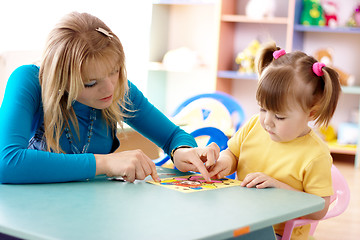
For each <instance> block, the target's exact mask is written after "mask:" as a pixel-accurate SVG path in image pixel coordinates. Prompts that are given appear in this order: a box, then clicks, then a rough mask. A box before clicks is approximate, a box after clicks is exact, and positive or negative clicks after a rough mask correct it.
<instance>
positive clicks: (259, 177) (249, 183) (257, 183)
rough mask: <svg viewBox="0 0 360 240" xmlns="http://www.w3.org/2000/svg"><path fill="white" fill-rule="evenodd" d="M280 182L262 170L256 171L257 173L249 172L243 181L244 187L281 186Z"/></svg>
mask: <svg viewBox="0 0 360 240" xmlns="http://www.w3.org/2000/svg"><path fill="white" fill-rule="evenodd" d="M279 183H280V182H279V181H278V180H276V179H274V178H272V177H270V176H268V175H266V174H265V173H261V172H255V173H249V174H248V175H246V177H245V178H244V180H243V181H242V183H241V186H242V187H248V188H252V187H256V188H268V187H274V188H280V184H279Z"/></svg>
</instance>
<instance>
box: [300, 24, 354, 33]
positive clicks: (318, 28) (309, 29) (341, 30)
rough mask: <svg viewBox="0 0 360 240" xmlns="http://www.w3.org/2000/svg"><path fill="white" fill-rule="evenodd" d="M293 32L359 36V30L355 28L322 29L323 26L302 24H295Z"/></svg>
mask: <svg viewBox="0 0 360 240" xmlns="http://www.w3.org/2000/svg"><path fill="white" fill-rule="evenodd" d="M294 30H295V31H298V32H325V33H353V34H360V28H356V27H336V28H331V27H324V26H305V25H302V24H295V25H294Z"/></svg>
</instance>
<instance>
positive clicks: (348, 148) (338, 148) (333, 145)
mask: <svg viewBox="0 0 360 240" xmlns="http://www.w3.org/2000/svg"><path fill="white" fill-rule="evenodd" d="M328 146H329V148H330V152H331V153H339V154H348V155H355V154H356V145H341V144H338V143H337V142H336V141H333V142H328Z"/></svg>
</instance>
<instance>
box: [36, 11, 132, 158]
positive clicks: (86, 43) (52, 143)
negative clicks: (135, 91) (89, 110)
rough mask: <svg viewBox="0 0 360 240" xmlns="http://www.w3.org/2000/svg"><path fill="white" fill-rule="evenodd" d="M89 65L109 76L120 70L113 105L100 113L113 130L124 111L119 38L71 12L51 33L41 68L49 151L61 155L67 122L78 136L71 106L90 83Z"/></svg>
mask: <svg viewBox="0 0 360 240" xmlns="http://www.w3.org/2000/svg"><path fill="white" fill-rule="evenodd" d="M98 28H101V29H103V30H106V31H107V32H108V33H109V34H110V35H111V36H112V37H109V36H108V35H106V34H104V33H102V32H100V31H97V30H96V29H98ZM90 62H91V63H95V62H96V64H99V66H101V67H103V68H105V69H107V70H109V72H110V71H111V70H113V69H110V68H113V67H114V65H115V67H119V81H118V84H117V85H116V87H117V89H115V91H114V94H113V103H112V105H111V106H110V107H108V108H107V109H103V110H102V115H103V116H104V118H105V120H106V122H107V124H108V125H109V126H110V127H111V128H112V129H115V128H116V127H117V123H119V124H121V122H122V120H123V118H124V117H125V116H126V115H125V114H124V113H123V112H122V111H121V108H122V109H126V108H125V103H126V96H127V92H128V84H127V76H126V69H125V55H124V50H123V47H122V44H121V42H120V40H119V38H118V37H117V36H116V35H115V34H114V33H112V32H111V30H110V29H109V27H107V26H106V25H105V24H104V23H103V22H102V21H101V20H100V19H98V18H97V17H94V16H92V15H90V14H88V13H78V12H72V13H70V14H68V15H66V16H65V17H64V18H63V19H62V20H61V21H60V22H59V23H58V24H57V25H56V26H55V28H54V29H53V30H52V31H51V32H50V34H49V36H48V39H47V43H46V46H45V51H44V53H43V59H42V63H41V66H40V73H39V79H40V84H41V94H42V101H43V109H44V129H45V133H44V136H45V138H46V144H47V150H48V151H53V152H63V150H62V149H61V147H60V143H59V140H60V136H61V134H62V132H63V130H64V128H65V127H69V121H71V122H72V123H73V125H74V126H75V128H76V129H77V134H78V121H77V118H76V116H75V112H74V110H73V108H72V103H73V101H75V100H76V98H77V97H78V95H79V93H80V92H81V91H82V90H83V89H84V83H85V82H86V81H88V80H89V79H87V78H86V72H85V69H84V68H86V67H87V66H88V65H89V63H90ZM69 129H70V128H69Z"/></svg>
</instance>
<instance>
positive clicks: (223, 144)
mask: <svg viewBox="0 0 360 240" xmlns="http://www.w3.org/2000/svg"><path fill="white" fill-rule="evenodd" d="M190 134H191V135H192V136H193V137H194V138H195V140H197V139H199V138H200V137H209V139H208V140H207V141H206V143H205V144H204V145H205V146H207V145H209V144H210V143H212V142H214V143H216V144H217V145H218V146H219V148H220V151H222V150H224V149H226V148H227V141H228V140H229V138H228V137H227V136H226V135H225V134H224V133H223V132H222V131H221V130H219V129H217V128H214V127H204V128H199V129H196V130H195V131H193V132H191V133H190ZM198 144H199V143H198ZM169 159H170V157H169V156H168V155H167V154H166V155H165V156H164V157H161V158H158V159H155V160H153V161H154V162H155V165H156V166H162V165H163V164H165V163H166V162H167V161H168V160H169ZM228 178H232V179H234V178H235V173H234V174H232V175H230V176H228Z"/></svg>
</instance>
